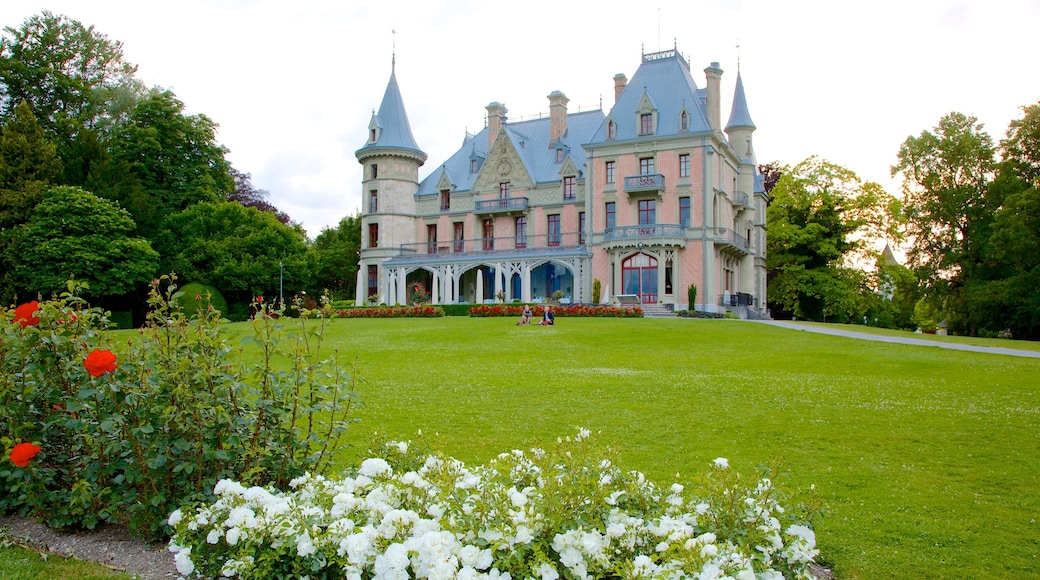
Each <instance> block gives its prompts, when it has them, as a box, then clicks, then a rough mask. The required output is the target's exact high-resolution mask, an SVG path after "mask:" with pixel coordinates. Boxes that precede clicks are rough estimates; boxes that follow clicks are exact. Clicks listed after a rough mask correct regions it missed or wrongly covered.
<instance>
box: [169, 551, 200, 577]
mask: <svg viewBox="0 0 1040 580" xmlns="http://www.w3.org/2000/svg"><path fill="white" fill-rule="evenodd" d="M173 563H174V564H176V565H177V571H178V572H180V574H181V575H182V576H189V575H190V574H191V573H192V572H194V571H195V563H194V562H192V561H191V548H190V547H188V548H184V549H183V550H181V551H179V552H177V553H176V554H174V556H173Z"/></svg>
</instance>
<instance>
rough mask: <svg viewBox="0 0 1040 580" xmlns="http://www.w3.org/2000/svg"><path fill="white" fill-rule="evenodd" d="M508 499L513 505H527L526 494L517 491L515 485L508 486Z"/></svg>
mask: <svg viewBox="0 0 1040 580" xmlns="http://www.w3.org/2000/svg"><path fill="white" fill-rule="evenodd" d="M506 493H508V494H509V501H511V502H513V507H524V506H525V505H527V496H526V495H524V494H523V493H521V492H519V491H517V489H516V488H515V487H511V488H509V491H507V492H506Z"/></svg>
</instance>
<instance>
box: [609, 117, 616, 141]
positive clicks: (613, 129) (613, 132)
mask: <svg viewBox="0 0 1040 580" xmlns="http://www.w3.org/2000/svg"><path fill="white" fill-rule="evenodd" d="M616 137H617V125H615V124H614V121H613V120H611V121H607V139H614V138H616Z"/></svg>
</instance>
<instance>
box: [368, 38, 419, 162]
mask: <svg viewBox="0 0 1040 580" xmlns="http://www.w3.org/2000/svg"><path fill="white" fill-rule="evenodd" d="M396 60H397V59H396V56H395V57H394V58H393V59H391V65H390V66H391V71H390V82H388V83H387V85H386V92H385V93H384V94H383V102H382V103H381V104H380V105H379V112H378V113H376V114H375V115H373V116H372V121H371V123H370V124H369V139H368V142H366V143H365V146H364V147H362V148H361V149H358V150H357V152H356V153H355V155H357V156H358V157H361V156H363V155H364V154H365V153H368V152H371V151H373V150H385V149H397V150H407V151H411V152H412V153H415V154H417V156H418V157H419V158H420V164H421V163H422V162H424V161H426V153H424V152H423V151H422V149H419V145H418V144H416V142H415V137H413V136H412V127H411V125H410V124H409V123H408V113H406V112H405V109H404V100H403V99H402V98H401V89H400V87H398V85H397V72H396V71H395V70H394V68H396V62H395V61H396Z"/></svg>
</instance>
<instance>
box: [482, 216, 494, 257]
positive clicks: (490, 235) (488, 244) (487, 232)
mask: <svg viewBox="0 0 1040 580" xmlns="http://www.w3.org/2000/svg"><path fill="white" fill-rule="evenodd" d="M484 249H485V250H494V249H495V220H493V219H486V220H484Z"/></svg>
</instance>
